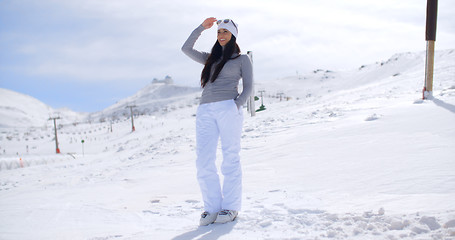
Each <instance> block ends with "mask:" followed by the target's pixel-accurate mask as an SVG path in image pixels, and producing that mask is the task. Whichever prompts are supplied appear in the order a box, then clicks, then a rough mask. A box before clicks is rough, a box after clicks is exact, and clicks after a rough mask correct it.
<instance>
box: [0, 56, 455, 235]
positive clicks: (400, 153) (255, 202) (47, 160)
mask: <svg viewBox="0 0 455 240" xmlns="http://www.w3.org/2000/svg"><path fill="white" fill-rule="evenodd" d="M454 60H455V50H444V51H438V52H437V53H436V59H435V75H434V79H435V81H434V92H433V96H434V99H432V100H425V101H422V100H420V98H421V96H422V88H423V76H424V62H425V55H424V53H423V52H419V53H402V54H396V55H394V56H392V58H390V59H389V60H387V61H382V62H378V63H374V64H370V65H364V66H363V67H361V68H359V69H354V70H350V71H343V72H334V71H328V70H317V71H314V72H310V73H307V74H304V75H301V76H294V77H286V78H282V79H275V80H269V81H261V80H258V81H257V85H256V90H265V91H266V92H265V94H264V105H266V107H267V110H265V111H262V112H258V113H257V114H256V116H255V117H249V116H247V113H246V112H245V121H244V132H243V136H242V152H241V158H242V164H243V175H244V179H243V180H244V181H243V188H244V189H243V193H244V196H243V209H242V211H240V213H239V216H238V218H237V220H236V221H235V222H232V223H228V224H223V225H221V224H213V225H210V226H207V227H199V226H198V222H199V215H200V214H201V212H202V211H203V204H202V202H201V196H200V191H199V187H198V184H197V181H196V173H195V166H194V160H195V115H194V114H195V112H196V108H197V104H196V103H197V96H198V94H200V93H199V92H191V91H188V92H187V91H183V92H184V93H182V94H181V95H178V96H176V97H172V99H176V100H175V101H172V104H171V105H170V106H168V108H167V110H166V111H162V110H160V111H155V112H153V111H150V112H147V113H146V114H142V115H138V116H136V117H135V119H134V122H135V127H136V131H134V132H131V121H130V119H128V118H126V117H118V119H116V120H115V121H112V132H111V130H110V129H111V122H107V121H106V122H99V121H92V122H91V123H88V122H79V123H78V124H74V125H73V124H64V125H62V127H61V128H60V129H59V130H58V131H59V142H60V150H61V151H62V154H55V153H54V152H55V144H54V141H53V134H54V133H53V128H52V127H49V126H50V125H49V123H47V125H49V126H48V127H46V128H24V127H22V128H17V127H16V128H14V127H12V126H9V127H5V125H2V126H3V127H2V128H1V132H0V141H1V145H0V146H1V149H0V153H1V154H0V167H1V169H0V216H1V217H0V239H90V240H95V239H177V240H182V239H455V224H454V222H455V205H454V204H453V199H455V177H454V176H455V175H454V170H455V162H454V156H455V128H454V122H455V61H454ZM146 88H152V86H147V87H146ZM153 89H154V90H153V91H161V90H157V89H159V88H157V87H153ZM151 91H152V90H147V91H146V90H145V89H143V90H141V91H139V92H138V94H137V95H136V96H132V97H131V98H134V99H136V100H134V101H136V102H137V103H136V105H137V106H138V107H137V111H139V112H140V111H142V110H143V109H145V108H146V107H147V103H146V101H145V100H138V99H144V98H142V96H143V95H147V94H148V95H147V96H149V97H150V96H151V95H150V92H151ZM163 91H165V92H166V91H168V90H163ZM141 92H142V93H143V94H140V93H141ZM171 92H172V91H171ZM277 93H283V94H284V96H285V97H284V98H282V101H280V99H279V98H278V97H276V94H277ZM2 94H3V92H2ZM156 94H157V95H155V96H161V97H157V101H159V100H160V99H161V98H163V97H164V98H170V94H169V92H166V94H164V95H159V94H158V92H157V93H156ZM172 96H174V95H172ZM143 101H144V104H141V103H142V102H143ZM2 103H3V102H2ZM119 103H121V104H130V103H131V101H130V100H128V101H126V100H125V101H120V102H119ZM150 104H151V103H150ZM256 105H259V104H258V103H256ZM118 109H124V106H123V105H121V106H120V105H119V106H118ZM24 111H25V112H27V113H28V110H27V109H25V110H24ZM30 111H32V110H30ZM245 111H246V110H245ZM114 112H115V111H111V110H109V111H107V110H106V112H105V115H106V116H107V115H109V113H114ZM98 116H101V115H98ZM3 117H4V116H2V118H3ZM13 117H16V116H11V118H13ZM45 117H48V116H45ZM92 119H96V118H95V117H92ZM15 120H16V119H8V121H11V122H14V121H15ZM45 120H47V119H45ZM3 121H4V120H2V122H3ZM5 121H6V120H5ZM62 121H63V119H62ZM81 140H85V142H84V144H82V143H81ZM27 146H28V148H27ZM82 147H83V149H84V153H83V152H82ZM27 149H28V152H27ZM3 151H4V152H3ZM218 156H219V159H221V152H220V151H219V153H218ZM219 161H221V160H219Z"/></svg>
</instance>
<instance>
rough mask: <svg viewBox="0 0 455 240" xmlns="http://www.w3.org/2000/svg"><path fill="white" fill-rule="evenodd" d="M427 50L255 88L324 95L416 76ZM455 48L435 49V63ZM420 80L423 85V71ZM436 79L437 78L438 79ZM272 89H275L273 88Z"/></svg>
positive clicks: (447, 57)
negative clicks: (404, 76)
mask: <svg viewBox="0 0 455 240" xmlns="http://www.w3.org/2000/svg"><path fill="white" fill-rule="evenodd" d="M425 54H426V53H425V51H422V52H406V53H398V54H395V55H393V56H392V57H390V58H389V59H388V60H387V61H381V62H376V63H373V64H368V65H362V66H360V67H359V68H358V69H353V70H348V71H331V70H322V69H317V70H314V71H312V72H309V73H305V74H302V75H298V76H289V77H284V78H281V79H275V80H269V81H263V82H257V83H256V86H255V88H256V90H262V89H265V90H268V91H269V93H268V94H279V93H284V94H285V95H287V96H290V97H296V98H306V97H321V96H325V95H327V93H330V92H333V91H341V90H348V89H352V88H357V87H360V86H365V85H369V84H375V83H379V82H380V83H381V84H384V83H388V82H394V81H396V80H397V79H399V78H402V77H403V75H407V76H408V77H415V75H416V74H420V72H421V71H424V69H425V65H424V64H425ZM454 58H455V50H453V49H450V50H440V51H436V53H435V66H436V67H437V66H438V64H445V63H451V62H452V61H453V59H454ZM421 76H422V79H421V81H420V82H419V84H420V85H421V86H422V88H423V85H424V75H421ZM383 80H384V81H383ZM435 82H437V80H436V79H435ZM270 90H273V92H270Z"/></svg>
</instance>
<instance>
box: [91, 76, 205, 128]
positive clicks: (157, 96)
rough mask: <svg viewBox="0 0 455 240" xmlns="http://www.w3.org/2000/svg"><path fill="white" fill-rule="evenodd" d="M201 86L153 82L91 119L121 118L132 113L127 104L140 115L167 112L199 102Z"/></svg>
mask: <svg viewBox="0 0 455 240" xmlns="http://www.w3.org/2000/svg"><path fill="white" fill-rule="evenodd" d="M199 95H200V89H199V88H191V87H184V86H177V85H168V84H164V83H151V84H149V85H147V86H145V87H144V88H143V89H141V90H140V91H138V92H137V93H136V94H134V95H133V96H131V97H127V98H125V99H122V100H120V101H119V102H117V103H115V104H114V105H112V106H110V107H108V108H106V109H105V110H103V111H101V112H97V113H93V114H91V115H90V118H91V119H95V120H97V119H101V118H111V119H121V118H124V116H129V115H130V109H129V108H128V109H127V106H135V107H134V113H135V114H140V115H144V114H145V115H149V114H156V113H160V112H167V111H169V110H171V109H176V108H178V107H183V106H186V105H193V104H197V103H198V101H197V99H196V97H197V96H199Z"/></svg>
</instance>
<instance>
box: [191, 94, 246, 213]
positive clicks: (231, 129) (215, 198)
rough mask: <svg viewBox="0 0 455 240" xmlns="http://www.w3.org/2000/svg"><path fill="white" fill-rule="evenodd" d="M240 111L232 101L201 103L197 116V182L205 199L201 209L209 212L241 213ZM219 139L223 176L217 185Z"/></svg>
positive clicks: (218, 179) (241, 119) (241, 120)
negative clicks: (233, 211) (221, 183)
mask: <svg viewBox="0 0 455 240" xmlns="http://www.w3.org/2000/svg"><path fill="white" fill-rule="evenodd" d="M242 124H243V112H242V109H240V110H239V109H238V108H237V105H236V104H235V102H234V100H226V101H220V102H213V103H206V104H201V105H199V107H198V110H197V114H196V145H197V151H196V152H197V159H196V167H197V179H198V182H199V186H200V188H201V192H202V198H203V200H204V210H205V211H208V212H210V213H216V212H219V211H220V210H222V209H228V210H236V211H239V210H240V206H241V200H242V169H241V166H240V155H239V153H240V137H241V134H242ZM218 139H221V149H222V152H223V162H222V164H221V173H222V174H223V176H224V182H223V187H221V185H220V178H219V176H218V171H217V167H216V164H215V160H216V151H217V145H218Z"/></svg>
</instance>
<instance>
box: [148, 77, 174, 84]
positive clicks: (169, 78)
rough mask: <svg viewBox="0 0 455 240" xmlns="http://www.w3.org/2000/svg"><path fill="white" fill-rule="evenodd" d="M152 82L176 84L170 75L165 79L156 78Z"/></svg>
mask: <svg viewBox="0 0 455 240" xmlns="http://www.w3.org/2000/svg"><path fill="white" fill-rule="evenodd" d="M152 83H153V84H157V83H164V84H166V85H172V84H174V80H173V79H172V78H171V77H170V76H169V75H167V76H166V77H165V78H164V79H163V80H159V79H157V78H154V79H153V81H152Z"/></svg>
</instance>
